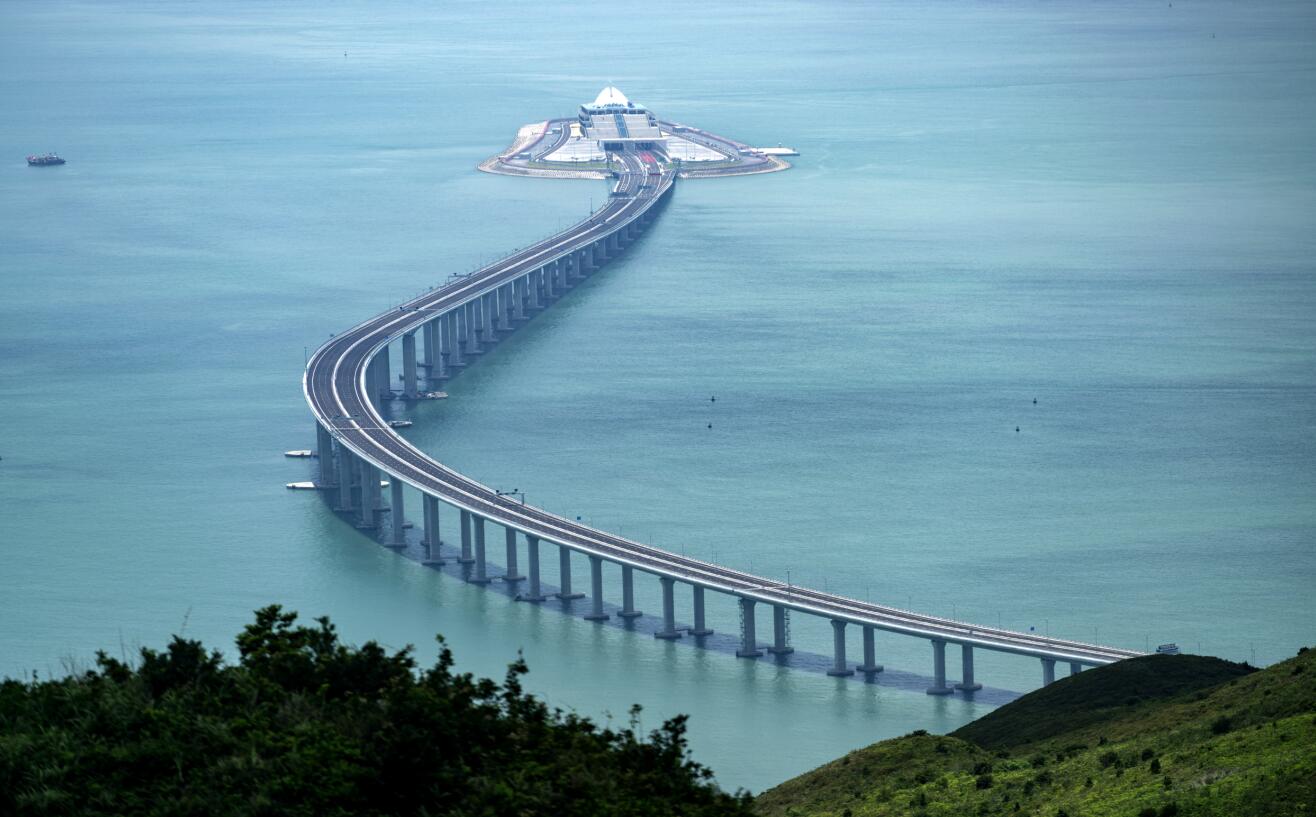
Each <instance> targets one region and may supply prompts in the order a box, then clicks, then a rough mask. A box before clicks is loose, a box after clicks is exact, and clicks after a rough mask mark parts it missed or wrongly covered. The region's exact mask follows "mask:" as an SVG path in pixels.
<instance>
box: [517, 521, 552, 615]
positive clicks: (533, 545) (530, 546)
mask: <svg viewBox="0 0 1316 817" xmlns="http://www.w3.org/2000/svg"><path fill="white" fill-rule="evenodd" d="M525 550H526V554H525V558H526V562H527V563H528V566H529V570H530V586H529V587H528V588H526V592H524V593H521V594H519V595H517V597H516V600H517V601H530V602H535V603H539V602H541V601H543V600H544V598H545V596H544V591H543V590H542V589H541V588H540V586H539V537H538V536H531V535H530V534H528V533H527V534H526V535H525Z"/></svg>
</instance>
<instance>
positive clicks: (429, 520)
mask: <svg viewBox="0 0 1316 817" xmlns="http://www.w3.org/2000/svg"><path fill="white" fill-rule="evenodd" d="M421 497H422V498H423V499H424V503H423V505H424V508H425V564H427V565H441V564H444V563H446V562H447V561H448V560H447V559H444V558H443V557H442V556H440V555H439V553H440V551H439V547H440V545H442V543H443V542H442V539H441V537H440V536H439V498H438V497H436V496H430V495H429V494H421Z"/></svg>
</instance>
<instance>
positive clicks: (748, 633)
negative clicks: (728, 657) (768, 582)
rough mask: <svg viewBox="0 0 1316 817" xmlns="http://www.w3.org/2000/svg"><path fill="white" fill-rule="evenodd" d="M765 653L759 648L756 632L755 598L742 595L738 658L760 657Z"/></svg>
mask: <svg viewBox="0 0 1316 817" xmlns="http://www.w3.org/2000/svg"><path fill="white" fill-rule="evenodd" d="M762 654H763V650H760V649H759V645H758V636H757V635H756V634H755V632H754V599H749V598H745V597H744V596H741V597H740V649H738V650H736V657H738V658H758V657H759V656H760V655H762Z"/></svg>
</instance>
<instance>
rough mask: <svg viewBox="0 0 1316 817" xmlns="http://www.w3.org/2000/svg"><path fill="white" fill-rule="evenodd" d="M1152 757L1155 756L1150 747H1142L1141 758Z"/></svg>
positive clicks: (1149, 758) (1147, 758)
mask: <svg viewBox="0 0 1316 817" xmlns="http://www.w3.org/2000/svg"><path fill="white" fill-rule="evenodd" d="M1154 757H1156V753H1155V752H1153V751H1152V750H1151V749H1143V750H1142V759H1143V760H1151V759H1152V758H1154Z"/></svg>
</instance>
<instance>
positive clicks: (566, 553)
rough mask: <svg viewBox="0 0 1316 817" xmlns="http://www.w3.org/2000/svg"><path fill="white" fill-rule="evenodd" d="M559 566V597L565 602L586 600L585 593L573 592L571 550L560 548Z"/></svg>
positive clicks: (558, 555) (558, 554)
mask: <svg viewBox="0 0 1316 817" xmlns="http://www.w3.org/2000/svg"><path fill="white" fill-rule="evenodd" d="M557 565H558V575H559V576H560V577H561V578H560V579H559V582H558V583H559V587H558V594H557V597H558V598H560V599H562V600H563V601H568V600H570V599H583V598H585V594H584V593H573V592H571V548H569V547H563V546H560V545H559V546H558V553H557Z"/></svg>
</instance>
